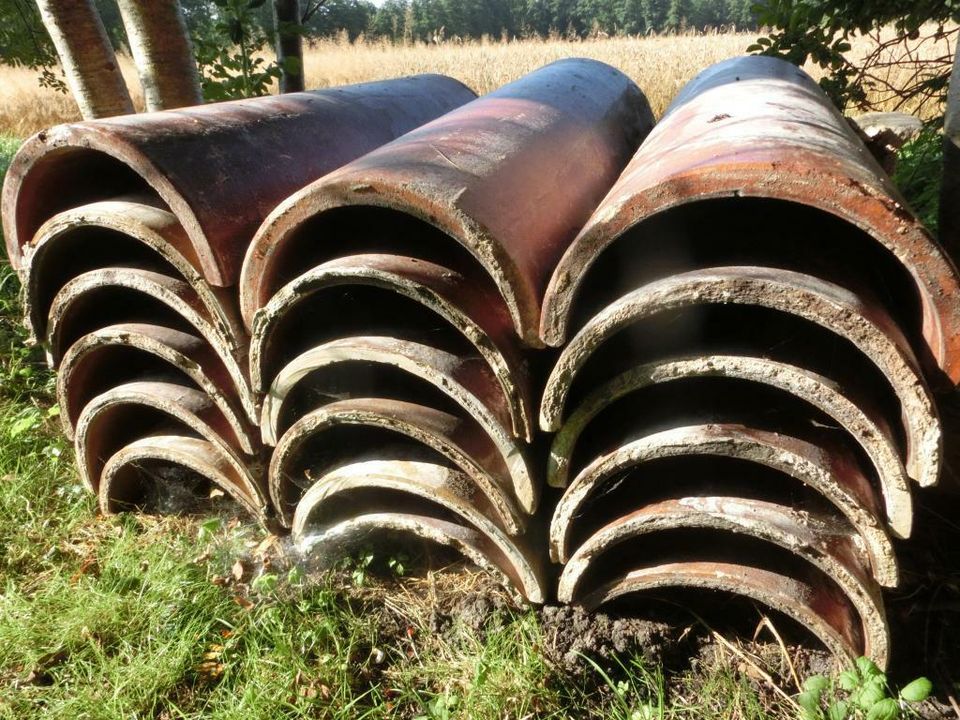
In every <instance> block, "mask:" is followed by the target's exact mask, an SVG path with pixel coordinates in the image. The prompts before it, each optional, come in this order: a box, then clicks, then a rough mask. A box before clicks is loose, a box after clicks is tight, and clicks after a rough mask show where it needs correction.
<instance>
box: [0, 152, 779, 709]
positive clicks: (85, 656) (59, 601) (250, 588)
mask: <svg viewBox="0 0 960 720" xmlns="http://www.w3.org/2000/svg"><path fill="white" fill-rule="evenodd" d="M16 145H17V142H16V141H12V140H9V139H3V138H0V174H2V171H3V170H5V169H6V166H7V164H8V163H9V157H10V155H11V154H12V152H13V151H14V150H15V148H16ZM18 292H19V285H18V280H17V278H16V275H15V273H14V272H13V271H12V270H11V269H10V267H9V265H8V264H6V263H5V262H0V718H10V719H11V720H13V719H14V718H16V719H18V720H19V719H22V718H64V719H65V720H67V719H69V720H74V719H78V718H104V719H106V718H117V719H119V718H125V719H129V718H156V719H159V720H173V719H186V718H191V719H192V718H224V719H226V718H244V719H245V720H247V719H252V718H278V717H282V718H388V717H390V718H392V717H401V718H430V719H437V720H446V719H447V718H478V719H483V718H489V719H490V720H495V719H499V718H505V717H510V718H513V717H517V718H567V717H570V718H581V717H597V718H600V717H604V718H621V719H623V720H642V719H643V720H645V719H647V718H731V719H732V718H742V719H746V720H764V719H765V718H772V717H793V716H794V710H792V709H790V706H789V705H788V704H784V703H782V702H780V701H779V700H777V699H776V697H775V695H774V694H773V692H772V691H771V688H770V686H769V684H768V683H765V682H764V681H762V680H757V679H756V676H755V675H754V676H753V678H754V679H751V675H750V673H749V672H748V671H746V670H745V666H744V663H743V661H742V658H739V657H737V656H736V655H732V654H729V653H727V654H724V653H720V654H719V656H715V658H714V660H713V661H709V662H708V661H703V660H702V661H701V662H700V663H699V664H697V665H696V666H688V667H687V668H686V669H680V670H677V671H675V672H673V673H672V674H671V675H669V676H666V675H665V673H664V671H663V669H662V668H659V667H656V666H654V665H651V664H650V663H648V662H645V661H643V660H642V659H641V658H639V657H633V656H630V655H626V656H623V657H619V658H616V659H615V661H614V662H612V663H607V666H605V667H601V665H594V664H591V663H589V662H585V663H584V665H583V667H584V669H583V670H582V671H580V672H575V673H571V672H569V671H567V670H564V669H563V668H561V667H559V666H558V665H556V664H555V663H554V662H552V661H551V660H549V659H548V657H549V655H548V654H547V653H546V652H544V648H545V645H546V643H548V642H549V639H548V638H547V637H545V633H544V632H543V627H542V625H541V618H540V615H539V614H538V613H536V612H535V611H532V610H529V609H523V608H517V607H514V606H512V605H511V604H510V603H508V602H503V603H501V604H500V605H499V606H498V609H496V610H495V611H494V612H491V613H490V617H489V618H488V619H487V621H486V622H485V623H484V624H483V626H482V627H479V628H478V627H476V626H475V625H471V624H469V623H467V622H465V621H464V620H463V619H462V618H461V617H459V615H458V612H457V610H456V605H455V601H456V600H457V599H458V598H461V597H463V596H464V594H465V593H467V592H468V591H472V590H470V589H471V588H473V587H475V586H479V587H481V588H486V587H487V586H486V585H485V584H484V583H485V582H486V581H485V580H484V579H483V578H482V577H480V576H476V575H472V574H470V573H467V572H460V573H441V574H428V575H427V576H426V577H410V578H399V579H398V578H393V579H388V580H385V581H381V580H373V579H370V578H369V577H366V578H364V580H363V582H362V583H361V584H360V585H359V586H357V584H356V579H358V577H359V576H358V575H357V574H356V573H354V574H351V573H350V572H349V571H345V572H330V573H326V574H322V575H320V574H316V573H313V574H306V575H305V574H304V573H302V572H300V571H299V569H298V568H296V567H294V566H291V565H290V560H289V557H288V556H287V555H285V554H283V553H281V552H276V550H275V548H276V546H274V550H270V551H267V552H266V554H265V555H263V554H258V553H257V550H256V549H254V548H253V546H256V545H257V544H258V543H259V542H260V541H261V540H262V539H263V537H262V531H260V530H259V529H257V528H254V527H251V526H249V525H246V524H243V523H239V522H237V521H236V520H231V519H230V518H219V519H216V518H215V519H212V520H211V519H204V518H199V519H197V518H152V517H137V516H119V517H98V516H97V515H96V512H95V503H94V501H93V499H92V497H90V496H89V494H88V493H87V492H86V491H85V490H83V489H82V488H81V487H79V485H78V481H77V477H76V474H75V471H74V468H73V464H72V450H71V448H70V447H69V446H68V444H66V443H65V442H64V440H63V439H62V438H61V436H60V434H59V424H58V423H59V421H58V419H57V417H56V408H55V407H54V393H53V389H54V387H53V378H52V376H51V374H50V372H49V371H48V370H47V369H46V368H45V366H44V364H43V362H42V356H41V353H40V352H39V351H38V350H37V349H36V348H28V347H26V345H25V344H24V342H25V340H26V333H25V331H24V329H23V328H22V326H21V324H20V320H19V317H20V302H19V298H18ZM238 559H239V560H240V562H241V565H242V569H243V571H244V572H243V575H242V577H241V580H239V581H238V580H237V579H236V578H234V576H233V574H232V568H233V567H234V565H235V563H236V562H237V561H238ZM363 574H364V573H360V575H363ZM257 576H259V577H260V579H259V580H257V579H256V577H257ZM264 578H266V579H264ZM485 591H487V590H485ZM434 596H436V597H439V598H440V599H441V600H442V602H443V603H446V605H447V606H448V607H450V606H451V605H450V604H451V603H452V602H453V603H454V605H453V606H452V607H453V609H452V610H451V611H450V618H449V620H450V621H449V623H448V624H447V626H446V627H445V628H444V629H443V630H442V631H438V630H437V628H436V627H434V625H435V624H436V623H435V620H436V617H435V608H434ZM716 657H719V659H716ZM773 664H775V663H773ZM787 690H788V692H791V693H793V692H796V691H797V688H793V687H788V688H787Z"/></svg>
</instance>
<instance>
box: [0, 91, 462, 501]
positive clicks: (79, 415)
mask: <svg viewBox="0 0 960 720" xmlns="http://www.w3.org/2000/svg"><path fill="white" fill-rule="evenodd" d="M474 97H475V96H474V95H473V93H472V92H471V91H470V90H468V89H467V88H465V87H464V86H463V85H462V84H461V83H459V82H457V81H455V80H452V79H450V78H445V77H442V76H435V75H425V76H417V77H413V78H404V79H400V80H396V81H384V82H379V83H368V84H364V85H357V86H350V87H346V88H337V89H332V90H323V91H316V92H310V93H300V94H296V95H287V96H284V97H282V98H258V99H254V100H249V101H239V102H233V103H222V104H218V105H209V106H203V107H198V108H188V109H182V110H178V111H171V112H162V113H149V114H146V115H138V116H132V117H124V118H113V119H110V120H104V121H95V122H87V123H77V124H73V125H66V126H60V127H58V128H54V129H52V130H50V131H47V132H46V133H40V134H38V135H37V136H35V137H34V138H32V139H31V140H29V141H28V142H27V143H26V144H25V145H24V147H23V148H22V149H21V151H20V152H19V153H18V155H17V157H16V158H15V160H14V162H13V164H12V167H11V169H10V172H9V173H8V174H7V178H6V182H5V185H4V194H3V212H4V227H5V230H6V236H7V243H8V252H9V255H10V258H11V260H12V261H13V262H14V264H15V265H16V266H17V267H18V269H19V271H20V274H21V277H22V278H23V280H24V284H25V299H26V316H27V322H28V325H29V327H30V329H31V331H32V335H33V336H34V338H35V339H36V340H38V341H39V342H41V343H43V344H44V346H45V347H46V350H47V354H48V359H49V361H50V363H51V365H52V366H53V367H55V368H59V370H60V374H59V377H58V388H57V390H58V396H59V399H60V401H61V403H62V406H63V408H64V412H63V413H62V415H61V417H62V419H63V422H64V428H65V430H66V432H67V434H68V436H69V437H71V438H75V441H76V444H77V454H78V457H79V458H81V459H82V462H81V463H80V465H81V474H82V475H83V476H84V478H85V480H86V482H87V484H88V485H89V486H90V487H91V488H93V489H95V490H98V492H99V494H100V498H101V507H102V508H103V509H104V511H112V510H115V509H117V508H121V507H122V508H130V507H137V506H138V504H137V503H138V498H139V500H143V503H141V505H140V506H142V507H146V506H147V505H148V504H150V503H153V504H154V505H156V503H157V502H161V501H162V499H158V498H157V497H156V496H157V494H158V493H160V492H161V491H164V490H165V489H166V490H170V491H173V490H175V488H174V487H173V485H174V483H173V481H172V479H173V478H175V477H176V469H177V468H179V470H180V472H181V474H182V476H183V479H184V481H185V482H186V479H187V478H189V477H195V478H197V477H198V478H200V479H201V482H200V483H199V485H198V487H200V486H204V483H206V485H213V486H220V487H221V488H222V489H223V490H224V491H225V492H227V494H228V495H230V496H231V497H233V498H234V499H236V500H238V501H239V502H240V504H241V506H242V507H245V508H246V509H248V510H250V511H251V512H252V513H253V514H254V515H255V516H256V517H258V518H259V519H261V520H266V519H268V518H269V517H270V516H271V515H272V510H271V508H270V505H269V501H268V497H267V492H266V482H265V478H264V477H263V468H264V465H265V459H264V458H263V450H262V444H261V442H260V432H259V421H260V403H259V399H258V397H257V395H256V393H255V392H253V391H252V389H251V387H250V382H249V371H248V364H249V363H248V359H247V353H248V345H249V338H248V334H247V331H246V328H245V327H244V326H243V323H242V320H241V318H240V313H239V305H238V297H237V292H236V289H235V288H231V287H219V286H222V285H231V284H235V282H236V279H237V275H238V274H239V262H240V259H241V258H242V256H243V253H244V252H245V250H246V246H247V244H248V243H249V241H250V239H251V238H252V236H253V232H254V230H255V229H256V226H257V225H258V224H259V223H260V222H261V221H262V220H263V218H264V217H265V216H266V214H267V213H268V212H269V210H271V209H272V208H273V206H274V205H275V204H276V203H277V202H279V201H280V200H281V199H282V198H283V197H285V196H286V195H288V194H290V193H291V192H293V191H294V190H296V189H298V188H299V187H300V186H302V185H304V184H305V183H307V182H308V181H310V180H313V179H316V178H317V177H319V176H321V175H323V174H324V173H325V172H328V171H329V170H332V169H334V168H336V167H337V166H338V165H340V164H343V163H344V162H347V161H349V160H352V159H353V158H355V157H357V156H358V155H361V154H363V153H364V152H366V151H368V150H370V149H373V148H374V147H376V146H378V145H380V144H383V143H384V142H387V141H389V140H391V139H393V138H394V137H396V136H398V135H400V134H402V133H404V132H406V131H408V130H410V129H412V128H413V127H416V126H417V125H419V124H421V123H422V122H425V121H427V120H430V119H432V118H434V117H436V116H438V115H441V114H443V113H444V112H446V111H447V110H449V109H451V108H454V107H456V106H457V105H460V104H463V103H464V102H468V101H469V100H472V99H473V98H474ZM254 169H255V172H254ZM118 393H119V395H117V394H118ZM106 401H109V402H107V404H106V405H103V403H104V402H106ZM91 408H93V409H96V408H100V409H99V410H98V411H97V413H93V410H91V411H90V412H86V411H87V410H90V409H91ZM178 413H179V414H178ZM116 418H121V420H120V421H117V422H118V423H119V424H115V423H114V420H115V419H116ZM129 428H139V430H138V432H135V433H133V434H130V433H129V432H128V429H129ZM138 433H139V434H138ZM158 433H159V434H158ZM119 437H122V438H124V441H125V442H127V443H129V448H128V447H127V446H122V445H117V444H116V439H117V438H119ZM177 443H180V445H181V447H178V446H177ZM104 448H106V450H104ZM148 470H149V471H148ZM138 471H142V473H141V475H142V480H143V485H142V487H140V489H139V490H137V484H136V482H135V481H134V479H135V477H136V473H137V472H138ZM161 477H163V478H164V480H163V482H160V481H159V480H158V478H161ZM101 480H102V482H101ZM195 484H196V483H195ZM114 492H116V493H117V496H116V497H113V496H112V495H111V493H114ZM138 493H139V494H138ZM147 495H150V496H151V497H149V498H148V497H147ZM148 501H149V502H148Z"/></svg>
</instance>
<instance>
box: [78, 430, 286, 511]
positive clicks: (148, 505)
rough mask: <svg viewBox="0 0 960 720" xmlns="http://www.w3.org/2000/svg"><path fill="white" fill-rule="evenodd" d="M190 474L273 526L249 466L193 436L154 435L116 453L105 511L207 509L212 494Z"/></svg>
mask: <svg viewBox="0 0 960 720" xmlns="http://www.w3.org/2000/svg"><path fill="white" fill-rule="evenodd" d="M165 471H166V472H165ZM191 476H192V477H193V478H202V479H203V480H204V481H205V483H206V485H207V486H208V487H209V488H214V487H216V488H219V489H220V490H222V491H223V492H225V493H226V494H227V495H229V496H230V497H231V498H232V499H233V500H235V501H236V502H237V503H238V504H239V506H240V507H242V508H243V509H244V510H245V511H246V512H248V513H249V514H250V515H251V516H252V517H254V518H256V519H257V520H259V521H260V523H261V524H267V523H268V522H269V517H270V511H269V506H268V505H267V503H266V502H265V501H264V497H263V493H262V491H261V489H260V487H259V486H258V484H257V481H256V479H255V478H254V477H253V476H252V475H251V474H250V471H249V469H248V468H247V466H245V465H243V464H241V463H239V462H237V460H236V458H235V457H234V456H233V455H231V454H230V453H228V452H225V451H224V450H223V448H222V447H220V446H219V445H218V444H215V443H211V442H208V441H206V440H202V439H200V438H197V437H193V436H190V435H151V436H148V437H144V438H141V439H139V440H135V441H133V442H132V443H130V444H129V445H126V446H124V447H122V448H121V449H120V450H118V451H117V452H116V453H114V454H113V455H112V456H111V457H110V459H109V460H107V462H106V464H104V466H103V472H102V473H101V475H100V486H99V488H98V491H97V495H98V500H99V504H100V510H101V512H104V513H108V514H109V513H116V512H125V511H129V510H138V511H141V512H179V511H182V510H187V511H193V510H203V509H205V508H206V507H207V506H208V503H209V500H210V493H207V494H205V495H204V494H200V493H197V492H196V490H195V489H194V488H192V487H190V477H191Z"/></svg>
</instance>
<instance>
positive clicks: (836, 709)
mask: <svg viewBox="0 0 960 720" xmlns="http://www.w3.org/2000/svg"><path fill="white" fill-rule="evenodd" d="M847 710H848V706H847V704H846V703H845V702H844V701H843V700H837V701H836V702H835V703H833V704H832V705H831V706H830V707H829V708H827V718H828V720H847Z"/></svg>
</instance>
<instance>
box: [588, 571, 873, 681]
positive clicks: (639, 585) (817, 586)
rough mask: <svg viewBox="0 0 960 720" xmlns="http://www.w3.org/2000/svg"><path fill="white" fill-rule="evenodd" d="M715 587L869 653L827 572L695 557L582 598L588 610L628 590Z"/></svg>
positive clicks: (836, 647)
mask: <svg viewBox="0 0 960 720" xmlns="http://www.w3.org/2000/svg"><path fill="white" fill-rule="evenodd" d="M673 589H679V590H682V591H684V592H703V591H716V592H722V593H726V594H728V595H733V596H738V597H744V598H749V599H751V600H755V601H756V602H758V603H760V604H761V605H764V606H766V607H767V608H770V609H771V610H775V611H777V612H780V613H782V614H784V615H785V616H787V617H789V618H790V619H792V620H793V621H795V622H796V623H797V624H798V625H801V626H803V627H805V628H807V630H808V631H809V632H810V633H812V634H813V635H814V636H815V637H816V638H818V639H819V640H820V642H822V643H823V645H824V646H825V647H826V648H827V649H828V650H829V651H830V652H832V653H833V654H834V655H835V656H836V657H837V658H841V659H843V660H844V661H845V662H850V661H852V660H854V659H855V658H858V657H860V656H861V655H864V653H866V652H868V651H867V649H866V647H865V643H864V640H863V637H862V635H861V624H860V618H859V617H858V616H857V611H856V609H855V608H854V607H853V604H852V603H851V602H850V600H849V599H848V598H847V597H846V596H844V595H843V594H842V593H841V592H839V591H838V590H836V589H835V588H833V587H831V586H830V585H829V584H828V583H824V582H823V578H822V576H819V575H817V576H813V577H810V578H796V577H791V576H788V575H783V574H781V573H779V572H777V571H775V570H770V569H767V568H764V567H754V566H752V565H748V564H740V563H728V562H714V561H703V560H690V561H683V562H664V563H660V564H651V565H649V566H647V567H639V568H636V569H634V570H630V571H629V572H627V573H625V574H623V575H621V576H619V577H617V578H614V579H613V580H610V581H609V582H607V583H605V584H604V585H601V586H599V587H597V588H596V589H594V590H592V591H591V592H590V593H589V594H587V595H585V596H584V597H583V598H582V599H580V601H579V602H578V604H579V605H581V606H583V607H584V608H586V609H587V610H589V611H594V610H597V609H598V608H600V607H602V606H603V605H605V604H607V603H609V602H612V601H614V600H617V599H619V598H622V597H625V596H629V595H642V596H644V597H647V598H650V597H655V594H656V591H663V590H673Z"/></svg>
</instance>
